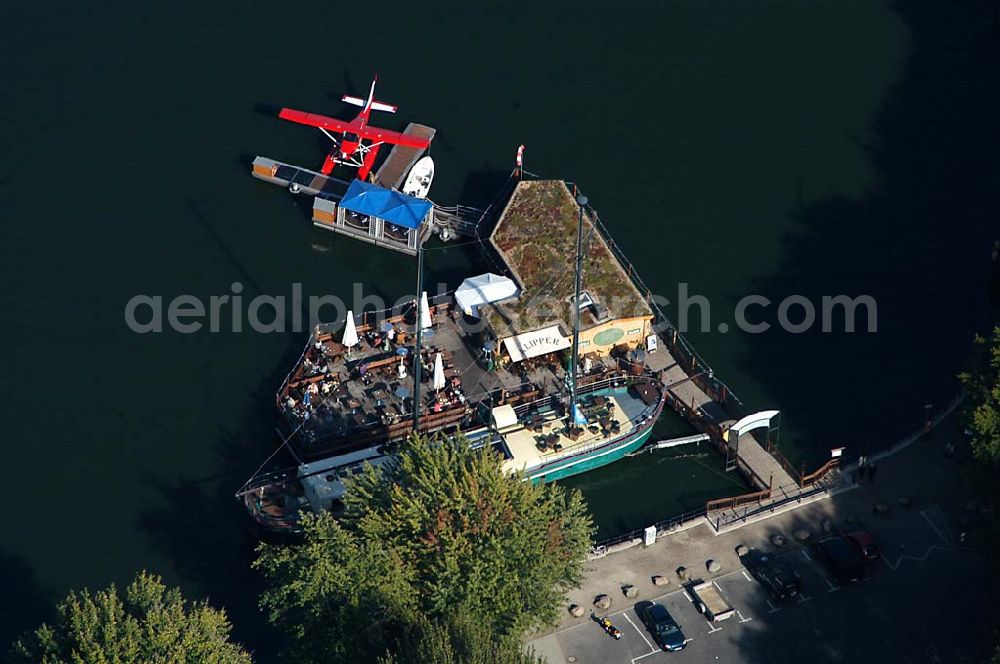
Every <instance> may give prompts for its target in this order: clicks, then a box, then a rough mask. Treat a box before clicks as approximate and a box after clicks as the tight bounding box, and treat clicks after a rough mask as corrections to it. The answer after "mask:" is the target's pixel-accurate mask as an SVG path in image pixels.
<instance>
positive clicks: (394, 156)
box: [375, 122, 437, 189]
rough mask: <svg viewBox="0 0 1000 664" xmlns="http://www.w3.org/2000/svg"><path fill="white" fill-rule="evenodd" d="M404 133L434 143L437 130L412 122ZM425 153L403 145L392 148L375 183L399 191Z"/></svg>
mask: <svg viewBox="0 0 1000 664" xmlns="http://www.w3.org/2000/svg"><path fill="white" fill-rule="evenodd" d="M403 133H404V134H406V135H407V136H419V137H420V138H426V139H427V140H429V141H433V140H434V135H435V134H436V133H437V129H435V128H434V127H428V126H427V125H422V124H417V123H416V122H411V123H410V124H408V125H406V129H405V130H403ZM423 153H424V150H423V149H420V148H409V147H404V146H402V145H394V146H392V151H391V152H390V153H389V156H388V157H387V158H386V160H385V161H384V162H383V163H382V165H381V166H380V167H379V169H378V171H377V172H376V173H375V183H376V184H378V185H380V186H383V187H389V188H390V189H399V188H400V187H402V186H403V178H405V177H406V174H407V173H408V172H409V170H410V168H412V167H413V164H415V163H416V162H417V159H419V158H420V156H421V155H422V154H423Z"/></svg>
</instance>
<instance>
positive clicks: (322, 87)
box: [0, 1, 1000, 658]
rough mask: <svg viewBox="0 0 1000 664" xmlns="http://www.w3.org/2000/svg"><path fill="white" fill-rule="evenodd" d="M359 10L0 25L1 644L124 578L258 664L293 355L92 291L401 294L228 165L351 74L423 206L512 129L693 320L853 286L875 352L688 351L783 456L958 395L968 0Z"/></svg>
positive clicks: (991, 167) (976, 225)
mask: <svg viewBox="0 0 1000 664" xmlns="http://www.w3.org/2000/svg"><path fill="white" fill-rule="evenodd" d="M917 5H919V7H917ZM380 7H384V9H371V8H370V9H365V10H360V9H358V10H353V9H348V10H341V9H337V8H335V6H334V5H324V6H320V5H316V6H311V9H309V8H305V7H291V6H283V5H280V4H276V3H266V4H263V3H262V4H261V5H259V6H253V5H249V4H247V3H235V2H234V3H218V4H216V5H215V6H210V7H199V8H198V9H195V8H194V7H193V6H192V7H183V6H180V5H179V4H177V3H167V2H148V3H136V6H125V5H122V6H114V5H112V4H105V5H100V6H87V4H86V3H83V4H81V3H55V4H52V3H48V4H46V5H45V6H44V8H39V9H33V8H32V7H31V6H30V5H28V4H26V3H21V4H18V5H14V4H12V3H5V4H4V6H3V7H2V9H0V50H2V52H3V55H4V58H3V61H4V63H5V67H4V75H3V79H2V80H3V81H4V86H3V99H4V103H3V104H2V105H0V155H2V156H3V162H2V164H0V219H2V222H3V227H4V241H3V243H2V248H0V257H2V260H0V273H2V275H3V284H4V290H3V295H2V298H3V299H2V305H3V311H4V324H3V326H2V329H0V339H2V340H3V345H4V347H5V348H6V349H7V352H6V362H5V380H4V381H3V385H2V394H0V396H2V403H3V404H4V407H5V414H6V418H5V425H6V426H5V432H4V436H3V447H2V450H3V451H2V456H0V461H2V464H3V468H4V470H5V489H6V491H5V493H6V496H7V518H6V523H7V527H6V528H4V529H3V531H2V533H0V578H2V580H3V582H4V585H5V593H4V594H3V599H2V600H0V611H2V613H3V615H2V616H0V624H2V625H3V627H2V629H0V637H2V638H3V640H6V639H7V638H8V637H9V636H11V635H13V634H14V633H16V632H18V631H20V630H21V629H22V628H23V627H25V626H26V625H30V624H33V623H34V622H36V621H37V620H38V619H39V617H40V616H42V615H43V614H44V610H45V607H46V606H47V604H48V603H49V601H50V600H51V599H52V598H53V597H56V596H59V595H62V594H63V593H64V592H65V591H66V590H67V589H68V588H70V587H78V586H82V585H89V586H91V587H96V586H102V585H104V584H107V583H108V582H110V581H118V582H122V581H124V580H126V579H127V578H128V577H130V576H131V575H132V574H134V572H135V571H137V570H139V569H141V568H147V569H150V570H153V571H155V572H158V573H160V574H162V575H164V576H165V577H166V578H167V579H168V581H170V582H172V583H179V584H181V585H183V586H184V588H185V589H186V590H188V591H189V592H191V593H192V594H199V595H208V596H210V597H211V598H212V600H213V601H214V602H216V603H220V604H223V605H225V606H226V607H227V609H228V610H229V611H230V613H231V615H232V617H233V619H234V622H235V624H236V630H237V637H238V638H240V639H242V640H243V641H245V642H246V643H248V644H250V645H252V646H254V647H255V648H258V649H260V652H261V653H262V654H264V655H265V656H267V657H268V658H269V653H271V651H272V648H273V647H274V637H273V634H272V633H271V632H269V631H268V630H267V629H266V628H265V627H264V626H263V621H262V619H261V616H260V614H259V612H258V611H257V609H256V607H255V594H256V592H257V582H256V580H255V578H254V577H253V576H252V575H251V574H250V573H249V572H248V571H247V565H248V561H249V559H250V551H251V542H250V540H249V538H247V537H246V536H244V534H243V532H242V530H241V526H240V521H239V517H240V513H239V510H238V508H237V505H236V503H235V501H234V500H233V499H232V492H233V491H234V490H235V489H236V488H237V487H238V486H239V485H240V484H241V483H242V481H243V480H244V479H245V478H246V476H247V475H248V474H249V473H250V472H252V471H253V469H254V468H255V467H256V466H257V464H258V463H259V462H260V461H261V460H262V459H263V458H264V457H265V456H266V455H267V454H268V453H269V451H270V450H271V449H272V448H273V444H274V440H273V436H272V434H271V429H272V427H273V426H274V424H275V415H274V413H273V409H272V403H273V402H272V400H271V399H272V396H271V395H272V394H273V392H274V390H275V388H276V387H277V386H278V384H279V383H280V380H281V378H282V377H283V376H284V373H285V372H286V371H287V369H288V368H289V367H290V365H291V363H292V362H293V361H294V359H295V358H296V357H297V355H298V352H299V350H300V348H301V345H302V343H303V342H304V339H305V336H304V335H303V334H270V335H259V334H252V333H243V334H233V333H220V334H209V333H207V332H202V333H197V334H192V335H181V334H160V335H145V336H139V335H136V334H133V333H131V332H129V331H128V329H127V328H126V326H125V324H124V319H123V310H124V304H125V302H126V301H127V300H128V299H129V298H130V297H132V296H133V295H135V294H138V293H146V294H153V295H162V296H164V297H165V298H166V299H169V298H171V297H174V296H175V295H179V294H193V295H198V296H201V297H208V296H210V295H214V294H224V293H227V292H229V290H228V289H229V285H230V284H231V283H232V282H234V281H239V282H241V283H242V284H243V285H244V287H245V290H244V294H245V295H247V296H253V295H256V294H260V293H267V294H275V295H280V294H288V293H289V292H290V288H291V284H292V282H302V283H303V284H304V290H305V292H306V293H307V294H310V293H331V294H335V295H340V296H348V295H349V294H350V293H351V284H352V283H353V282H355V281H362V282H365V283H366V284H369V287H370V288H371V289H373V290H374V292H380V293H383V294H385V295H387V296H391V297H393V298H395V297H397V296H399V295H400V294H403V293H405V292H408V289H409V288H411V284H412V283H413V278H414V269H415V268H414V263H413V261H412V259H408V258H405V257H402V256H396V255H392V254H389V253H386V252H382V251H378V250H376V249H374V248H371V247H368V246H366V245H362V244H359V243H356V242H352V241H348V240H346V239H341V238H340V237H339V236H338V237H335V236H331V235H328V234H324V233H323V232H321V231H315V230H313V229H312V228H311V226H310V224H309V223H308V217H307V214H306V213H305V212H304V210H303V209H302V208H301V207H300V206H298V205H296V203H295V202H294V201H293V200H292V199H291V198H290V197H289V196H288V195H287V194H285V193H284V192H282V191H280V190H279V189H277V188H275V187H272V186H269V185H265V184H262V183H260V182H258V181H256V180H254V179H252V178H251V177H250V175H249V167H248V163H249V161H250V159H252V157H253V155H255V154H262V155H267V156H271V157H275V158H278V159H283V160H285V161H289V162H292V163H302V164H305V165H318V164H319V163H320V161H321V158H322V153H323V150H325V148H326V144H325V139H323V137H322V136H321V135H320V134H318V132H317V133H314V132H310V131H308V130H306V129H305V128H299V127H295V126H293V125H290V124H288V123H284V122H281V121H279V120H277V119H275V118H274V117H273V115H269V114H267V113H265V112H262V111H263V110H264V109H267V108H269V107H271V106H274V105H284V104H287V105H292V106H297V107H300V108H304V109H309V110H315V111H318V112H328V113H337V112H339V111H340V110H341V108H342V107H341V106H340V105H339V103H338V102H337V98H339V95H340V94H341V93H342V92H345V91H354V92H359V91H362V90H363V88H365V86H366V85H367V82H368V80H369V78H370V75H371V74H372V73H373V72H374V71H378V72H379V73H380V75H381V80H382V83H381V85H380V88H379V93H380V94H379V96H380V97H381V98H382V99H385V100H386V101H389V102H391V103H396V104H399V105H400V107H401V117H400V118H389V119H388V120H386V119H385V118H383V119H382V120H381V121H382V122H384V123H388V124H390V125H392V124H393V123H396V124H395V126H400V125H401V123H402V122H404V121H406V120H415V121H422V122H426V123H429V124H433V125H434V126H436V127H438V128H439V134H438V137H437V139H436V140H435V143H434V147H433V155H434V157H435V160H436V163H437V173H438V175H437V179H436V181H435V183H434V188H433V191H432V195H433V197H434V198H435V199H436V200H438V201H439V202H442V203H451V202H459V201H460V202H463V203H468V204H478V203H481V202H484V201H485V200H487V199H488V198H489V197H490V195H491V194H492V192H493V189H494V187H495V186H497V185H498V184H499V182H500V181H501V180H502V178H503V176H504V175H505V174H506V173H507V172H508V171H509V169H510V167H511V166H512V165H513V164H512V162H513V155H514V151H515V149H516V147H517V145H518V144H519V143H525V144H526V145H527V146H528V147H527V154H526V160H527V166H528V167H529V169H530V170H533V171H535V172H538V173H541V174H544V175H547V176H552V177H565V178H570V179H573V180H575V181H577V182H579V183H580V184H581V186H583V187H584V188H585V190H586V192H587V193H588V195H589V196H590V198H591V200H592V202H593V203H594V204H595V205H596V206H597V207H598V209H599V210H600V211H601V212H602V215H603V217H604V220H605V222H606V223H607V225H608V226H609V227H610V229H611V231H612V233H613V234H614V235H615V236H616V237H617V239H618V240H619V242H620V244H621V245H622V246H623V247H624V249H625V251H626V253H627V254H628V255H629V256H630V257H631V259H632V260H633V262H634V263H635V265H636V267H637V268H638V270H639V271H640V273H641V274H642V275H643V276H644V279H645V280H646V282H647V283H648V284H649V285H650V287H651V288H653V289H654V290H658V291H660V292H662V293H663V294H665V295H666V296H668V297H670V298H671V299H674V293H675V292H676V283H677V282H681V281H685V282H688V283H689V284H690V289H691V291H692V292H694V293H699V294H703V295H705V296H707V297H708V298H709V299H710V300H711V302H712V306H713V328H714V326H715V325H716V324H717V322H718V321H723V320H730V321H731V312H732V310H733V306H734V304H735V302H736V301H737V300H738V299H739V298H741V297H743V296H744V295H747V294H750V293H762V294H765V295H767V296H768V297H771V298H772V299H773V300H775V301H777V300H780V299H781V298H782V297H784V296H786V295H789V294H793V293H800V294H804V295H806V296H808V297H810V298H818V297H820V296H821V295H836V294H840V293H846V294H849V295H858V294H871V295H873V296H875V297H876V299H877V301H878V305H879V309H878V313H879V332H878V333H877V334H871V335H867V334H854V335H845V334H819V333H807V334H803V335H791V334H786V333H781V332H772V333H768V334H763V335H746V334H738V333H729V334H720V333H718V332H712V333H695V334H692V335H691V338H692V340H693V341H694V343H695V345H696V347H697V348H698V349H699V351H700V352H701V353H702V355H704V356H705V357H706V358H707V359H708V360H709V361H710V362H711V363H712V364H713V365H714V367H715V370H716V372H717V374H718V375H719V376H721V377H723V378H724V379H725V380H726V381H727V382H729V383H730V385H731V386H732V387H733V388H734V389H735V390H736V391H737V392H738V393H739V394H740V395H741V396H742V397H743V399H744V401H745V402H746V404H747V406H748V407H750V408H759V407H776V408H780V409H782V410H783V411H784V412H785V417H784V420H783V434H782V442H783V445H784V446H785V447H786V448H787V450H788V452H789V455H790V456H792V457H793V458H799V457H800V456H805V457H807V458H809V459H810V460H816V462H818V461H819V460H821V459H822V457H823V456H824V454H825V450H826V449H828V448H829V447H831V446H834V445H843V444H846V445H848V446H849V447H850V448H851V449H852V450H856V451H857V450H862V449H865V448H866V447H868V448H874V447H877V446H878V445H880V444H882V443H885V442H888V441H890V440H892V439H894V438H895V437H896V436H898V435H899V434H900V433H902V432H904V431H907V430H909V429H911V428H912V427H913V426H914V425H916V424H917V423H918V422H919V420H920V418H921V415H922V405H923V404H925V403H936V404H941V403H944V402H945V401H946V400H947V398H949V397H950V396H951V394H952V393H953V392H954V390H955V381H954V379H953V376H954V374H955V373H956V371H957V370H958V369H959V368H960V365H961V361H962V358H963V356H964V354H965V351H966V347H967V341H968V339H969V338H970V337H971V334H972V331H973V330H974V329H976V328H977V327H980V326H982V324H983V323H984V322H985V319H986V316H985V313H980V312H984V311H985V304H986V282H987V278H988V268H987V260H988V254H989V248H990V246H991V244H992V241H993V240H994V239H996V238H995V237H994V236H995V235H996V234H997V223H996V219H997V218H998V216H997V212H998V204H997V199H996V191H997V190H998V185H1000V178H998V170H997V166H996V160H995V158H996V154H997V147H998V129H997V124H996V122H995V118H996V117H1000V103H998V94H997V90H998V87H997V82H998V80H997V73H998V47H997V27H996V26H997V22H996V21H997V19H996V14H995V10H993V8H992V5H991V4H990V3H986V2H982V3H973V2H967V3H948V4H946V3H912V4H911V3H899V4H898V5H891V6H885V5H881V4H879V3H875V2H871V3H841V2H791V1H787V2H764V3H728V2H727V3H714V2H706V3H691V2H682V3H667V4H660V3H656V4H653V3H649V4H636V5H618V6H615V7H614V8H613V9H609V8H608V7H607V6H606V5H603V4H602V5H600V6H599V7H595V8H593V9H591V8H587V7H581V6H580V5H578V4H573V5H564V6H557V5H549V6H544V7H543V6H540V5H539V4H538V3H500V2H491V3H485V4H481V5H476V6H472V5H471V4H470V3H461V4H455V5H451V6H447V7H446V6H444V5H440V6H438V7H437V8H434V9H431V10H428V11H426V12H424V11H415V9H414V5H413V4H412V3H408V4H407V5H405V6H402V5H401V6H399V7H390V6H389V5H380ZM380 12H381V13H380ZM464 252H465V250H464V249H461V248H452V249H448V250H445V251H437V252H435V253H434V254H433V255H429V263H430V272H431V274H430V278H431V279H432V280H435V281H438V280H444V281H448V282H451V283H452V284H454V283H455V282H457V280H459V279H461V278H462V277H464V276H467V275H468V273H469V271H470V270H472V269H473V267H472V263H473V257H472V256H470V255H468V254H466V253H464ZM660 426H661V428H662V430H663V432H664V433H665V434H670V433H677V432H682V431H683V430H684V427H683V425H681V424H680V423H679V422H676V421H672V420H669V419H666V420H665V421H664V422H662V423H661V425H660ZM716 468H717V466H716V465H715V464H714V460H713V459H712V458H711V457H707V458H701V459H692V458H686V459H671V458H668V457H666V456H660V457H654V456H644V457H641V458H636V459H629V460H626V461H623V462H621V463H619V464H616V465H613V466H611V467H608V468H606V469H603V470H600V471H597V472H594V473H591V474H588V475H585V476H583V477H581V478H578V479H575V480H572V481H571V482H570V483H571V484H573V485H574V486H579V487H580V488H582V489H584V491H585V492H586V493H587V495H588V497H589V498H590V500H591V502H592V505H593V509H594V512H595V515H596V516H597V519H598V522H599V524H600V526H601V530H602V532H603V533H606V534H613V533H615V532H618V531H620V530H623V529H626V528H634V527H638V526H642V525H645V524H646V523H647V522H648V521H649V520H650V519H654V518H659V517H661V516H665V515H669V514H673V513H675V512H677V511H680V510H682V509H684V508H687V507H691V506H693V505H697V504H698V503H699V502H700V501H702V500H704V499H705V498H708V497H713V496H715V495H718V494H719V493H726V492H730V491H735V490H738V487H736V486H735V485H734V484H733V482H732V479H731V478H727V477H723V476H720V475H719V474H718V473H717V472H715V471H716Z"/></svg>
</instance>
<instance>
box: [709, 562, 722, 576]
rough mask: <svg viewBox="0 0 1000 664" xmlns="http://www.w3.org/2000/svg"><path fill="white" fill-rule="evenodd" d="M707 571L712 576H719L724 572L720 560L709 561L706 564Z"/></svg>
mask: <svg viewBox="0 0 1000 664" xmlns="http://www.w3.org/2000/svg"><path fill="white" fill-rule="evenodd" d="M705 569H707V570H708V571H709V572H711V573H712V574H718V573H719V572H721V571H722V565H721V564H720V563H719V561H718V560H709V561H707V562H706V563H705Z"/></svg>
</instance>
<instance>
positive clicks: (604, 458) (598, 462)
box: [528, 418, 656, 484]
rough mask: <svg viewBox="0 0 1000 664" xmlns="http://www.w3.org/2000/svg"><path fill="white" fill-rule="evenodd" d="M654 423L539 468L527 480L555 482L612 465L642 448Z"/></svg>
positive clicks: (535, 482) (536, 482) (651, 422)
mask: <svg viewBox="0 0 1000 664" xmlns="http://www.w3.org/2000/svg"><path fill="white" fill-rule="evenodd" d="M655 421H656V419H655V418H654V419H653V420H652V421H650V422H649V424H648V425H646V426H644V427H642V428H640V429H639V430H638V431H633V432H631V433H630V434H629V435H628V436H625V437H623V438H622V440H620V441H614V442H613V443H611V444H609V445H607V446H604V447H601V448H598V449H595V450H591V451H590V452H587V453H585V454H582V455H581V456H579V457H577V458H573V457H570V458H568V459H563V460H560V461H557V462H554V463H553V464H551V467H547V468H545V467H543V468H539V469H538V470H537V471H536V472H534V473H531V474H530V475H529V476H528V479H530V480H531V482H532V483H534V484H538V483H548V482H556V481H558V480H562V479H566V478H567V477H572V476H574V475H579V474H580V473H585V472H587V471H590V470H594V469H595V468H600V467H601V466H606V465H608V464H609V463H614V462H615V461H618V460H619V459H621V458H622V457H624V456H627V455H629V454H631V453H632V452H635V451H636V450H637V449H639V448H640V447H642V446H643V444H644V443H645V442H646V440H647V439H648V438H649V435H650V434H651V433H652V432H653V423H654V422H655Z"/></svg>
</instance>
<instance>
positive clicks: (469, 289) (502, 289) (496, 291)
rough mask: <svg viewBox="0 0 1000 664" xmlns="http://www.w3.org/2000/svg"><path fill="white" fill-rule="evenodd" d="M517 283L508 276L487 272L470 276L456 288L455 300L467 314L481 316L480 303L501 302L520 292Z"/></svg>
mask: <svg viewBox="0 0 1000 664" xmlns="http://www.w3.org/2000/svg"><path fill="white" fill-rule="evenodd" d="M518 292H519V291H518V288H517V284H515V283H514V282H513V280H511V279H508V278H507V277H501V276H499V275H496V274H493V273H492V272H487V273H486V274H481V275H479V276H478V277H469V278H468V279H466V280H465V281H463V282H462V283H461V284H460V285H459V287H458V288H457V289H456V290H455V301H456V302H458V306H459V308H461V310H462V311H463V312H465V315H467V316H475V317H476V318H479V311H478V309H477V307H478V306H479V305H480V304H488V303H490V302H499V301H500V300H506V299H507V298H509V297H514V296H515V295H517V294H518Z"/></svg>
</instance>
